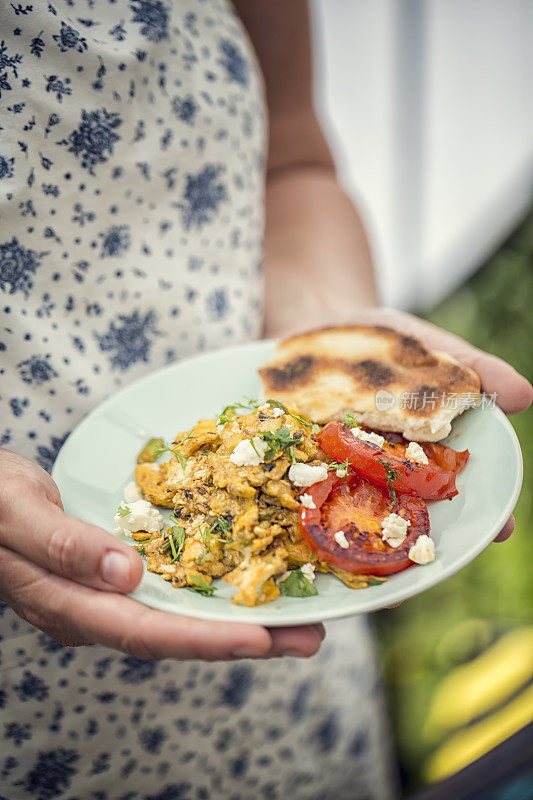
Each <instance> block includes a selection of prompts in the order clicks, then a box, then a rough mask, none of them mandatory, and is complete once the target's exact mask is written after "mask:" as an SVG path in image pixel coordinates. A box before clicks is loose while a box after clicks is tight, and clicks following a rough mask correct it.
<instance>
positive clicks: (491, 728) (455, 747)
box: [425, 686, 533, 783]
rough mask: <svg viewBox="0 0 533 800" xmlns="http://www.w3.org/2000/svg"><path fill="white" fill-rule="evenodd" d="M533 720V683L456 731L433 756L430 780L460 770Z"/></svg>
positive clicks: (429, 770)
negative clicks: (487, 715) (499, 707)
mask: <svg viewBox="0 0 533 800" xmlns="http://www.w3.org/2000/svg"><path fill="white" fill-rule="evenodd" d="M532 721H533V686H529V687H528V688H527V689H525V690H524V691H523V692H521V693H520V694H519V695H518V696H517V697H515V698H514V699H513V700H511V701H510V702H509V703H508V704H507V705H506V706H504V707H503V708H501V709H499V710H498V711H495V712H494V713H493V714H491V715H490V716H489V717H487V718H485V719H483V720H481V721H480V722H477V723H475V724H474V725H472V726H470V727H469V728H467V729H466V730H463V731H459V732H458V733H455V734H454V735H453V736H452V737H451V738H450V739H448V741H447V742H445V743H444V744H443V745H442V746H441V747H439V748H438V750H436V751H435V753H434V754H433V755H432V756H431V758H430V759H429V762H428V764H427V766H426V769H425V777H426V780H427V781H429V782H430V783H434V782H436V781H442V780H444V779H445V778H448V777H449V776H450V775H453V774H455V773H456V772H459V770H461V769H464V767H466V766H468V764H471V763H472V762H473V761H475V760H476V759H478V758H481V756H483V755H485V753H487V752H488V751H489V750H492V749H493V748H494V747H496V746H497V745H499V744H500V743H501V742H503V741H505V739H508V738H509V737H510V736H512V735H513V734H515V733H516V732H517V731H519V730H520V729H521V728H524V727H525V726H526V725H528V724H529V723H530V722H532Z"/></svg>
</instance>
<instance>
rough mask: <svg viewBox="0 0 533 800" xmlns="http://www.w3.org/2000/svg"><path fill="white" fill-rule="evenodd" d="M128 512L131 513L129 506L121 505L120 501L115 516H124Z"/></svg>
mask: <svg viewBox="0 0 533 800" xmlns="http://www.w3.org/2000/svg"><path fill="white" fill-rule="evenodd" d="M128 514H131V508H130V507H129V506H123V505H122V503H121V504H120V505H119V507H118V508H117V517H126V516H127V515H128Z"/></svg>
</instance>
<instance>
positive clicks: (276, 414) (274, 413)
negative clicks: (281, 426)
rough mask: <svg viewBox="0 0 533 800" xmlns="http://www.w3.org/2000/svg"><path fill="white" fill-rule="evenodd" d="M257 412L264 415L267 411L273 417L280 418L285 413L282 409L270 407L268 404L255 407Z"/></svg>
mask: <svg viewBox="0 0 533 800" xmlns="http://www.w3.org/2000/svg"><path fill="white" fill-rule="evenodd" d="M257 410H258V411H262V412H263V414H266V412H267V411H272V416H273V417H282V416H283V414H284V413H285V412H284V411H283V409H281V408H278V407H277V406H274V407H272V406H271V405H270V403H263V405H262V406H258V407H257Z"/></svg>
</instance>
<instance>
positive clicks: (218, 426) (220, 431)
mask: <svg viewBox="0 0 533 800" xmlns="http://www.w3.org/2000/svg"><path fill="white" fill-rule="evenodd" d="M223 430H224V425H217V433H218V434H220V433H222V431H223Z"/></svg>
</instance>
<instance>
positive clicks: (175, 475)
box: [115, 401, 372, 606]
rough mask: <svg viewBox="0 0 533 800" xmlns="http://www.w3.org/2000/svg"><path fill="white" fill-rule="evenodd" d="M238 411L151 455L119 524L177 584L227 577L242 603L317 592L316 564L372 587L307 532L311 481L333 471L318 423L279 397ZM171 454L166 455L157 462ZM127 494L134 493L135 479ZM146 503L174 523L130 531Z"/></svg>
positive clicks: (200, 584)
mask: <svg viewBox="0 0 533 800" xmlns="http://www.w3.org/2000/svg"><path fill="white" fill-rule="evenodd" d="M236 410H237V407H235V406H232V407H227V408H226V409H224V411H223V412H222V414H220V415H219V417H218V419H207V420H201V421H200V422H199V423H198V424H197V425H195V426H194V427H193V428H192V429H191V430H190V431H187V432H183V433H180V434H178V436H177V437H176V439H175V441H174V443H173V444H172V445H171V447H166V446H164V445H162V446H160V448H159V451H157V450H156V451H155V452H150V454H149V456H150V458H149V459H148V460H146V461H141V463H139V464H138V465H137V467H136V469H135V479H136V484H137V485H138V486H139V487H140V489H141V490H142V493H143V495H144V500H141V501H139V500H136V501H135V500H134V502H133V503H130V505H129V506H128V504H127V503H126V502H125V503H123V504H121V506H120V507H119V509H118V511H117V516H116V518H115V519H116V523H117V529H120V528H122V530H123V531H130V532H131V535H132V536H133V538H134V539H135V540H136V541H137V542H139V543H140V544H141V543H142V544H141V547H142V554H143V555H144V556H145V558H146V563H147V568H148V570H150V571H152V572H158V573H160V574H162V575H163V577H164V578H166V579H167V580H171V581H172V585H173V586H175V587H177V588H180V587H186V588H190V589H192V590H194V591H200V593H201V594H207V591H206V589H209V585H210V583H211V581H212V579H213V578H221V577H222V578H224V580H225V581H226V582H228V583H230V584H232V585H235V586H237V587H238V591H237V592H236V594H235V596H234V598H233V602H235V603H239V604H243V605H250V606H253V605H258V604H260V603H265V602H268V601H269V600H273V599H275V598H276V597H279V595H280V594H282V593H283V594H287V595H291V596H311V595H313V594H316V589H315V588H314V586H313V581H314V578H315V570H316V571H319V572H328V571H331V572H334V573H335V574H336V575H337V576H338V577H339V578H340V579H341V580H344V581H345V583H346V584H347V585H349V586H351V587H354V588H362V587H365V586H368V585H369V582H372V581H371V580H369V578H367V577H365V576H363V575H356V574H353V570H351V572H350V573H349V574H346V575H345V574H344V572H343V570H342V569H341V568H339V567H338V566H336V565H330V564H328V563H327V562H325V561H322V560H321V559H319V558H318V556H317V554H316V553H315V552H314V551H313V550H312V548H310V547H309V546H308V545H307V544H306V543H305V541H304V540H303V539H302V536H301V533H300V526H299V510H300V505H301V502H306V498H307V501H308V499H309V495H308V494H307V491H308V487H309V486H311V485H312V484H314V483H316V481H317V480H320V479H322V480H323V479H324V478H326V477H327V476H328V474H329V468H328V464H327V463H325V462H324V454H323V453H322V451H321V450H320V447H319V445H318V443H317V441H316V438H315V436H316V433H317V432H318V429H319V426H316V425H314V424H313V423H311V422H310V421H309V420H306V419H304V418H302V417H299V416H298V415H297V414H293V413H291V412H289V411H286V410H285V409H284V408H280V406H279V404H276V403H272V404H269V403H264V404H259V403H258V402H253V401H252V402H251V403H250V404H249V406H248V408H246V407H241V409H240V410H243V411H250V412H251V413H244V414H242V415H241V416H239V415H237V413H236ZM144 451H145V448H143V452H144ZM165 452H169V454H170V458H168V460H165V461H163V462H162V463H160V464H157V463H154V462H153V461H151V460H150V459H151V458H152V457H155V458H157V457H158V455H161V454H162V453H165ZM127 491H128V492H129V493H130V496H131V497H134V492H133V489H132V487H131V486H129V487H127ZM301 498H303V501H302V500H301ZM143 502H146V503H147V504H148V503H154V504H155V505H159V506H163V507H167V508H172V509H173V515H172V516H171V518H170V523H171V524H170V525H169V526H168V527H166V528H164V527H163V526H160V528H159V530H157V531H155V532H154V530H153V529H150V530H137V531H132V526H131V525H128V515H127V514H125V510H127V509H128V508H131V509H132V515H134V514H136V515H137V516H138V515H139V512H140V511H142V512H144V513H145V514H146V509H144V508H142V509H141V508H139V509H137V506H139V505H140V504H141V503H143ZM145 518H146V519H148V517H147V516H145ZM150 523H151V524H152V526H153V524H154V523H153V520H152V519H150Z"/></svg>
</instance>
